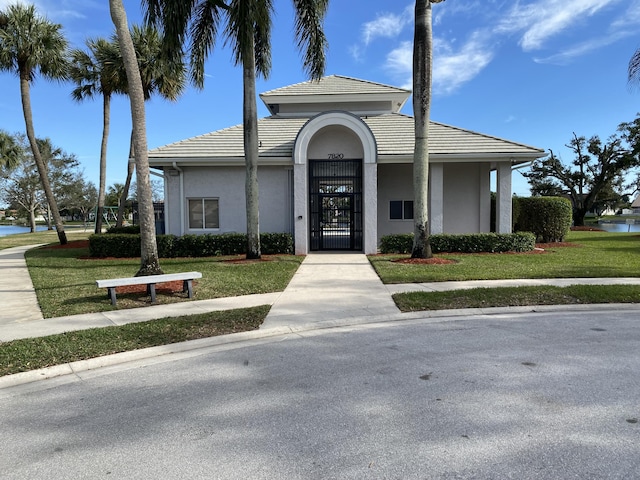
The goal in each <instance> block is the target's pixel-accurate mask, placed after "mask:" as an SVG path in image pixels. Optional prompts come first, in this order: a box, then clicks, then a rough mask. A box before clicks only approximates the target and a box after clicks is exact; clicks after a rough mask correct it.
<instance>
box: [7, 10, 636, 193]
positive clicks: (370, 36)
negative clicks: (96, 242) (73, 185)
mask: <svg viewBox="0 0 640 480" xmlns="http://www.w3.org/2000/svg"><path fill="white" fill-rule="evenodd" d="M21 1H22V2H23V3H24V0H21ZM10 3H15V0H0V8H3V9H4V8H6V6H7V5H9V4H10ZM31 3H33V4H35V5H36V8H37V10H38V12H39V13H40V14H42V15H44V16H46V17H47V18H48V19H49V20H50V21H52V22H55V23H59V24H61V25H62V26H63V32H64V34H65V36H66V38H67V39H68V40H69V42H70V44H71V46H72V47H73V48H84V47H85V41H86V40H87V39H88V38H95V37H109V36H110V35H111V34H112V32H113V31H114V27H113V24H112V22H111V18H110V15H109V6H108V3H109V2H108V1H107V0H36V1H34V2H31ZM124 5H125V8H126V11H127V15H128V19H129V22H130V23H140V22H141V21H142V13H141V10H140V2H139V1H136V0H124ZM274 7H275V18H274V28H273V33H272V57H273V68H272V72H271V74H270V76H269V78H268V79H266V80H265V79H260V80H259V81H258V84H257V91H258V93H260V92H265V91H268V90H271V89H274V88H278V87H282V86H286V85H291V84H294V83H298V82H302V81H305V80H307V78H306V77H305V74H304V72H303V70H302V66H301V65H302V63H301V57H300V53H299V52H298V51H297V50H296V48H295V44H294V41H293V38H294V37H293V12H292V7H291V2H290V1H288V0H274ZM413 7H414V2H411V1H402V0H399V1H393V2H390V1H385V0H330V2H329V11H328V14H327V17H326V20H325V25H324V27H325V33H326V35H327V38H328V41H329V50H328V54H327V68H326V74H327V75H333V74H336V75H345V76H350V77H354V78H360V79H363V80H370V81H374V82H379V83H383V84H387V85H393V86H398V87H405V88H411V55H412V53H411V51H412V38H413ZM433 32H434V66H433V67H434V68H433V94H432V107H431V119H432V120H433V121H437V122H441V123H445V124H449V125H454V126H457V127H461V128H465V129H469V130H473V131H477V132H481V133H485V134H489V135H492V136H496V137H500V138H504V139H508V140H512V141H516V142H520V143H524V144H527V145H531V146H534V147H538V148H542V149H545V150H549V149H552V150H553V151H554V153H555V154H556V155H558V156H560V158H561V159H562V160H563V161H564V162H566V163H569V162H570V161H571V160H573V155H572V153H571V151H570V150H569V149H568V148H566V144H568V143H569V141H570V140H571V138H572V136H573V133H576V134H577V135H578V136H585V137H587V138H589V137H591V136H593V135H598V136H600V138H602V139H603V140H604V139H607V138H608V137H609V136H610V135H612V134H614V133H615V132H616V129H617V126H618V125H619V124H620V123H622V122H627V121H631V120H633V119H634V118H635V117H636V115H637V114H638V112H640V85H639V86H636V87H635V88H633V87H630V86H629V85H628V83H627V66H628V62H629V59H630V58H631V56H632V55H633V53H634V52H635V50H636V49H638V48H640V0H446V1H445V2H443V3H439V4H434V5H433ZM72 89H73V85H72V84H71V83H51V82H49V81H47V80H45V79H43V78H37V79H36V81H35V82H34V83H33V85H32V90H31V92H32V108H33V115H34V122H35V131H36V135H37V136H38V137H43V138H44V137H49V138H50V139H51V140H52V142H53V144H54V145H56V146H57V147H60V148H62V149H63V150H65V151H66V152H67V153H72V154H75V155H76V157H77V158H78V159H79V160H80V162H81V164H82V167H83V169H84V172H85V175H86V177H87V178H88V179H89V180H91V181H93V182H94V183H95V184H96V185H97V183H98V178H99V173H98V163H99V155H100V140H101V134H102V102H101V100H100V99H99V98H96V99H94V100H91V99H89V100H86V101H84V102H82V103H77V102H74V101H73V100H72V99H71V96H70V92H71V90H72ZM258 108H259V111H258V114H259V116H261V117H262V116H267V115H268V112H267V109H266V107H264V105H263V104H262V103H261V102H260V101H258ZM146 112H147V135H148V144H149V148H155V147H159V146H162V145H166V144H168V143H172V142H176V141H180V140H183V139H186V138H190V137H193V136H196V135H201V134H204V133H207V132H211V131H215V130H219V129H222V128H226V127H230V126H233V125H237V124H240V123H241V122H242V72H241V69H240V68H239V67H237V66H234V64H233V59H232V55H231V52H230V51H229V49H228V48H226V47H225V46H224V39H220V40H219V41H218V43H217V46H216V49H215V50H214V51H213V52H212V54H211V55H210V56H209V60H208V62H207V64H206V82H205V87H204V89H203V90H197V89H195V88H194V87H189V88H188V89H187V91H186V92H185V93H184V94H183V95H182V97H180V99H178V101H176V102H169V101H165V100H162V99H160V98H152V99H151V100H149V101H148V102H147V111H146ZM403 112H404V113H407V114H411V113H412V112H411V102H410V101H409V102H407V104H406V105H405V107H404V109H403ZM0 129H2V130H5V131H8V132H10V133H16V132H22V131H24V119H23V116H22V109H21V104H20V94H19V85H18V78H17V77H16V76H15V75H12V74H9V73H7V72H0ZM130 131H131V117H130V110H129V103H128V100H127V99H126V98H124V97H116V98H114V100H113V104H112V113H111V135H110V138H109V151H108V169H107V186H109V185H112V184H114V183H124V179H125V177H126V162H127V156H128V151H129V138H130ZM513 191H514V193H516V194H518V195H522V196H526V195H529V186H528V183H527V181H526V179H525V178H524V177H523V176H522V175H520V174H519V173H515V174H514V177H513Z"/></svg>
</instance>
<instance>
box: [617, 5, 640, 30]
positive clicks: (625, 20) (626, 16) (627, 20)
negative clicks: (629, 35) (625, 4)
mask: <svg viewBox="0 0 640 480" xmlns="http://www.w3.org/2000/svg"><path fill="white" fill-rule="evenodd" d="M638 25H640V0H635V1H634V2H633V3H632V4H631V5H630V6H629V8H628V9H627V10H625V12H624V13H623V14H622V15H620V17H618V18H617V19H616V20H614V21H613V23H612V24H611V29H612V30H617V29H623V28H629V27H638Z"/></svg>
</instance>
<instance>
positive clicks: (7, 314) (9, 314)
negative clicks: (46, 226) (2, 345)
mask: <svg viewBox="0 0 640 480" xmlns="http://www.w3.org/2000/svg"><path fill="white" fill-rule="evenodd" d="M37 246H38V245H28V246H25V247H14V248H7V249H5V250H0V305H2V307H1V308H0V326H1V325H5V324H6V323H21V322H30V321H34V320H42V318H43V317H42V312H41V311H40V307H39V306H38V299H37V298H36V291H35V290H34V288H33V284H32V283H31V277H30V276H29V270H28V269H27V262H26V261H25V260H24V252H26V251H27V250H31V249H32V248H35V247H37ZM0 339H1V337H0Z"/></svg>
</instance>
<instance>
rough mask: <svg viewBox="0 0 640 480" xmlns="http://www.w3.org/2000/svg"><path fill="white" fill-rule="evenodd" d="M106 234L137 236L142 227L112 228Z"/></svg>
mask: <svg viewBox="0 0 640 480" xmlns="http://www.w3.org/2000/svg"><path fill="white" fill-rule="evenodd" d="M104 233H111V234H119V233H127V234H136V233H140V225H127V226H126V227H111V228H109V229H108V230H107V231H106V232H104Z"/></svg>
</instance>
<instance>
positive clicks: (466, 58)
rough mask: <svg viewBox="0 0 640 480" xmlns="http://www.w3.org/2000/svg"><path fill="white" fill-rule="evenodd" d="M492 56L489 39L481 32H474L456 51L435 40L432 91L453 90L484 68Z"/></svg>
mask: <svg viewBox="0 0 640 480" xmlns="http://www.w3.org/2000/svg"><path fill="white" fill-rule="evenodd" d="M493 57H494V53H493V48H492V45H491V39H490V37H488V36H487V35H486V34H484V33H483V32H476V33H474V34H473V35H472V36H471V37H470V39H469V40H468V41H467V42H466V43H465V44H464V45H463V46H462V48H460V49H459V50H457V51H454V50H453V48H452V47H451V46H450V45H448V44H446V43H445V42H442V41H438V42H436V43H435V48H434V62H433V91H434V92H435V93H445V94H449V93H452V92H454V91H455V90H457V89H458V88H460V86H462V85H464V84H465V83H467V82H469V81H470V80H472V79H473V78H475V77H476V76H477V75H478V74H479V73H480V72H481V71H482V70H484V69H485V67H486V66H487V65H489V63H491V60H493Z"/></svg>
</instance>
